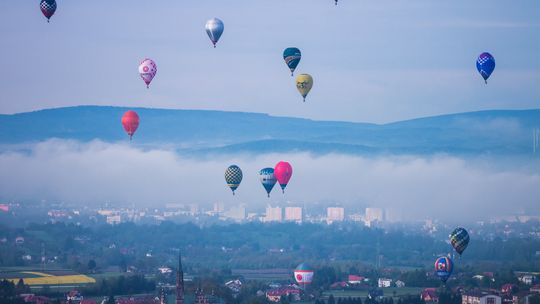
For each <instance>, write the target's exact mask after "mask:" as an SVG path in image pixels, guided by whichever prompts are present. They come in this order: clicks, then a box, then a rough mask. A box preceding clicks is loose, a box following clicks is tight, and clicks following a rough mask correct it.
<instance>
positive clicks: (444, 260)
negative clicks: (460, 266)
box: [435, 256, 454, 283]
mask: <svg viewBox="0 0 540 304" xmlns="http://www.w3.org/2000/svg"><path fill="white" fill-rule="evenodd" d="M452 270H454V262H452V259H450V258H449V257H445V256H443V257H439V258H438V259H437V260H436V261H435V274H436V275H437V276H438V277H439V279H441V281H443V283H446V281H447V280H448V278H449V277H450V275H451V274H452Z"/></svg>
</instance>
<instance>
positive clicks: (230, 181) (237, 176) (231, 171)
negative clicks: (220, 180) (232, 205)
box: [225, 165, 243, 195]
mask: <svg viewBox="0 0 540 304" xmlns="http://www.w3.org/2000/svg"><path fill="white" fill-rule="evenodd" d="M242 177H243V175H242V170H241V169H240V167H238V166H237V165H232V166H229V167H228V168H227V170H225V181H226V182H227V186H229V188H231V190H232V192H233V195H234V191H235V190H236V189H237V188H238V186H240V183H241V182H242Z"/></svg>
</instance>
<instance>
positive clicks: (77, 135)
mask: <svg viewBox="0 0 540 304" xmlns="http://www.w3.org/2000/svg"><path fill="white" fill-rule="evenodd" d="M127 110H128V108H123V107H109V106H77V107H66V108H56V109H46V110H40V111H34V112H26V113H18V114H12V115H0V145H3V146H4V147H5V146H9V145H15V144H22V143H32V142H39V141H43V140H47V139H50V138H60V139H72V140H78V141H90V140H93V139H100V140H103V141H106V142H118V141H127V135H126V134H125V133H124V130H123V129H122V126H121V123H120V118H121V117H122V114H123V113H124V112H125V111H127ZM134 110H135V111H137V113H138V114H139V116H140V117H141V125H140V127H139V130H137V133H136V134H135V136H134V141H133V144H134V145H146V146H154V145H155V146H159V145H167V146H172V147H174V148H175V149H177V150H178V151H179V152H180V153H189V154H193V153H194V154H198V153H239V152H248V153H264V152H291V151H299V152H304V151H305V152H310V153H316V154H326V153H347V154H378V153H391V154H433V153H449V154H454V153H456V154H531V153H532V130H533V129H534V128H540V110H539V109H534V110H492V111H479V112H468V113H459V114H448V115H440V116H433V117H426V118H417V119H412V120H406V121H400V122H393V123H389V124H381V125H377V124H370V123H353V122H338V121H315V120H309V119H302V118H291V117H274V116H270V115H267V114H259V113H244V112H224V111H207V110H168V109H149V108H135V109H134Z"/></svg>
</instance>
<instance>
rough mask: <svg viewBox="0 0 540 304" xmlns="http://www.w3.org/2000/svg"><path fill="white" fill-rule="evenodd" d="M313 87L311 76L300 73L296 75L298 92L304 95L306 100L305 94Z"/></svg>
mask: <svg viewBox="0 0 540 304" xmlns="http://www.w3.org/2000/svg"><path fill="white" fill-rule="evenodd" d="M312 87H313V77H311V75H309V74H300V75H298V76H297V77H296V88H297V89H298V92H300V94H301V95H302V97H304V101H306V96H307V94H308V93H309V91H310V90H311V88H312Z"/></svg>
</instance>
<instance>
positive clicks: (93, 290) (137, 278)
mask: <svg viewBox="0 0 540 304" xmlns="http://www.w3.org/2000/svg"><path fill="white" fill-rule="evenodd" d="M155 290H156V283H155V282H153V281H150V280H147V279H145V278H144V276H143V275H130V276H119V277H112V278H108V279H100V280H98V281H97V282H96V284H93V285H90V286H88V287H85V288H84V289H83V292H84V294H87V295H98V296H102V295H109V296H110V295H113V296H115V295H131V294H140V293H150V292H154V291H155Z"/></svg>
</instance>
